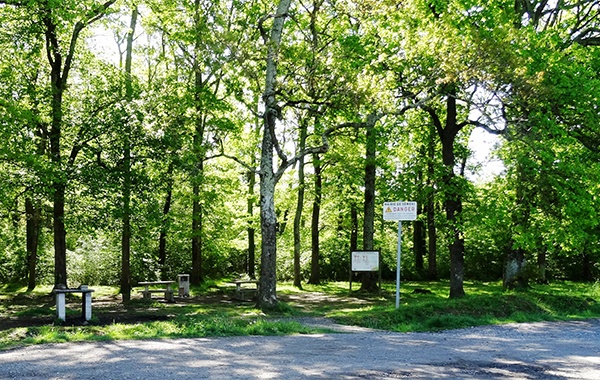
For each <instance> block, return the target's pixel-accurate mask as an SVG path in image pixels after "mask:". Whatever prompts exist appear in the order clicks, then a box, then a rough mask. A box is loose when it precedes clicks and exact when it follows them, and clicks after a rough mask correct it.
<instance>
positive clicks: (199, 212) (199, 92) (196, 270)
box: [190, 0, 206, 285]
mask: <svg viewBox="0 0 600 380" xmlns="http://www.w3.org/2000/svg"><path fill="white" fill-rule="evenodd" d="M201 6H202V4H201V1H200V0H195V1H194V23H195V25H196V28H197V29H198V30H200V23H201V22H202V21H201V20H202V18H201V14H200V12H201ZM202 44H203V41H202V35H201V34H200V33H196V40H195V45H194V52H195V54H194V62H193V66H194V108H195V111H196V126H195V129H194V137H193V143H192V144H193V150H194V154H195V159H196V165H195V168H194V171H193V173H192V182H193V184H192V193H193V201H192V273H191V275H190V283H192V284H194V285H199V284H200V283H201V282H202V281H203V280H204V278H203V277H204V275H203V272H202V249H203V241H202V240H203V232H202V228H203V218H204V207H203V206H202V202H201V201H200V198H201V190H202V183H203V182H204V159H205V155H206V151H205V148H204V147H203V144H204V132H205V125H206V112H205V110H204V101H203V100H204V98H203V96H204V95H203V91H204V88H205V86H206V83H205V81H204V79H203V71H202V67H201V66H202V65H201V62H200V57H201V54H202V53H201V51H202Z"/></svg>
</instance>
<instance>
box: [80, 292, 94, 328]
mask: <svg viewBox="0 0 600 380" xmlns="http://www.w3.org/2000/svg"><path fill="white" fill-rule="evenodd" d="M81 298H82V299H83V300H82V302H83V305H82V307H81V310H82V311H83V319H85V320H86V321H89V320H90V319H92V293H85V294H83V297H81Z"/></svg>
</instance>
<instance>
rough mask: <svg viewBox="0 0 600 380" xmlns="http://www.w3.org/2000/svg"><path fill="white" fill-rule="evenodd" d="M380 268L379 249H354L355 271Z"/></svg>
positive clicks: (369, 270) (373, 270) (353, 267)
mask: <svg viewBox="0 0 600 380" xmlns="http://www.w3.org/2000/svg"><path fill="white" fill-rule="evenodd" d="M378 270H379V251H353V252H352V271H353V272H376V271H378Z"/></svg>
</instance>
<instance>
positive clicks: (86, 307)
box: [53, 285, 94, 321]
mask: <svg viewBox="0 0 600 380" xmlns="http://www.w3.org/2000/svg"><path fill="white" fill-rule="evenodd" d="M53 292H54V294H55V297H56V317H57V318H58V319H60V320H61V321H65V320H66V307H65V305H66V300H65V294H67V293H81V300H82V301H81V316H82V317H83V319H85V320H86V321H89V320H90V319H92V293H93V292H94V289H88V287H87V285H81V286H80V287H79V288H77V289H60V288H56V289H54V290H53Z"/></svg>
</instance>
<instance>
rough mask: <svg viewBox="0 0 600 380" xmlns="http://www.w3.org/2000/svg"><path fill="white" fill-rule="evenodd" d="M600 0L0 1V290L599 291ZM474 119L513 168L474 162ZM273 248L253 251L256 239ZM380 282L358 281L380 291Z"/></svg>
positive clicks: (267, 298)
mask: <svg viewBox="0 0 600 380" xmlns="http://www.w3.org/2000/svg"><path fill="white" fill-rule="evenodd" d="M599 12H600V3H598V2H597V1H571V0H565V1H559V2H548V1H542V0H539V1H538V0H513V1H506V0H494V1H480V0H435V1H432V0H407V1H402V2H398V1H391V0H383V1H374V0H359V1H346V0H299V1H297V0H279V1H277V2H271V1H263V0H253V1H241V0H229V1H223V2H214V1H208V0H195V1H193V2H189V1H188V2H186V1H178V0H169V1H153V0H140V1H136V2H131V1H123V0H111V1H95V0H89V1H77V2H74V1H63V2H49V1H38V2H29V1H21V0H0V20H1V22H2V25H4V26H5V27H4V28H2V31H0V47H1V48H2V51H3V52H4V54H3V55H2V56H0V77H1V78H2V80H1V81H0V136H1V137H2V139H3V141H4V143H3V144H2V146H1V147H0V169H1V170H0V177H1V178H2V181H1V182H0V184H1V185H0V186H2V196H1V197H0V217H1V218H0V247H1V249H0V263H2V265H1V266H0V268H2V269H0V280H2V281H15V280H22V279H28V280H29V287H30V288H33V287H35V285H36V283H42V282H43V283H46V282H50V283H54V284H55V285H60V284H62V285H76V284H81V283H107V284H120V285H121V292H122V293H123V300H124V301H125V302H126V301H127V300H128V299H129V293H130V289H131V285H134V284H135V283H137V282H138V281H143V280H149V279H156V278H164V279H167V278H173V277H174V275H175V274H177V273H190V275H191V280H192V282H193V283H199V282H202V281H203V280H204V279H205V278H210V277H223V276H225V277H231V278H233V277H237V276H242V275H247V276H250V277H254V276H256V273H257V272H256V271H255V268H259V271H258V273H259V280H260V287H259V289H260V292H259V297H258V300H257V303H258V305H259V306H260V307H263V308H269V307H274V306H276V305H277V293H276V283H277V280H280V279H293V280H294V284H295V285H296V286H298V287H300V286H301V284H302V282H303V281H310V282H313V283H317V282H320V281H328V280H346V279H347V278H348V272H349V266H350V252H351V251H352V250H357V249H378V250H380V251H381V252H382V257H383V267H382V269H383V274H384V277H385V278H393V276H392V275H391V274H392V273H393V272H394V271H395V265H396V264H395V263H396V260H395V252H396V250H395V233H394V231H395V226H393V225H390V224H389V223H384V222H383V220H382V217H381V209H382V204H383V202H385V201H399V200H415V201H417V202H418V204H419V216H418V220H417V221H415V222H414V223H412V224H410V225H409V226H408V229H407V230H405V231H408V232H407V233H405V235H404V236H403V239H404V242H403V243H404V245H405V246H406V247H407V249H405V250H404V252H409V253H408V254H407V255H408V256H409V257H408V258H405V259H403V267H402V268H401V269H402V272H403V277H404V278H413V279H427V278H428V279H440V278H441V279H449V280H450V285H449V287H450V289H449V295H450V297H461V296H463V295H464V294H465V291H464V288H463V281H464V279H465V278H471V279H480V280H497V279H503V280H504V284H505V286H506V287H508V288H512V287H523V288H526V286H527V283H528V281H543V282H545V281H550V280H552V279H554V278H570V279H576V280H587V281H593V280H597V279H598V274H599V273H598V263H599V259H600V244H599V243H598V241H599V240H600V239H598V237H599V235H600V223H599V222H598V217H597V216H598V213H599V212H600V200H599V198H598V194H600V187H599V185H598V184H599V183H600V148H599V147H600V110H599V98H600V76H599V74H598V73H599V68H600V53H599V51H598V46H599V45H600V32H599V31H600V25H599V23H600V19H599ZM475 129H482V130H484V131H486V133H491V134H494V135H497V136H498V137H499V139H498V143H497V145H496V146H495V147H494V155H495V157H496V158H497V159H498V160H501V161H502V163H503V167H504V170H503V172H502V173H500V174H499V175H496V176H494V177H492V178H489V177H486V176H485V171H486V170H487V169H486V167H485V165H484V166H474V165H472V162H473V161H472V158H473V155H474V151H476V150H478V149H481V148H482V146H481V144H482V143H481V142H477V141H476V142H474V143H473V142H471V143H469V140H470V136H471V134H472V132H473V131H474V130H475ZM256 234H258V235H259V237H258V238H256V239H255V235H256ZM372 280H373V279H372V278H371V279H370V278H369V276H365V277H364V278H363V279H362V281H363V287H362V289H363V290H366V291H373V290H375V289H376V284H375V283H374V282H373V281H372Z"/></svg>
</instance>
